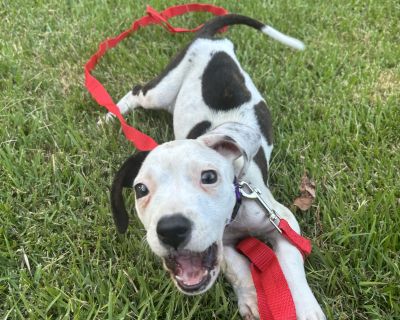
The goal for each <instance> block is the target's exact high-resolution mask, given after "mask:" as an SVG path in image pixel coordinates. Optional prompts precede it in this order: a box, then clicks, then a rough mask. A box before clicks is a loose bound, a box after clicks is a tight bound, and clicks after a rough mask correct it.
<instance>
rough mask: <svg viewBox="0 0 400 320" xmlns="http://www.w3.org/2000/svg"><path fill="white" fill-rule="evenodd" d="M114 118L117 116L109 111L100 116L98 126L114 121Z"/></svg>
mask: <svg viewBox="0 0 400 320" xmlns="http://www.w3.org/2000/svg"><path fill="white" fill-rule="evenodd" d="M114 119H115V116H114V115H113V114H112V113H111V112H108V113H107V114H106V115H105V116H101V117H100V119H99V120H98V121H97V126H102V125H106V124H108V123H111V122H113V121H114Z"/></svg>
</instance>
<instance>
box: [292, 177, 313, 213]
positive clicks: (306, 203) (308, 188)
mask: <svg viewBox="0 0 400 320" xmlns="http://www.w3.org/2000/svg"><path fill="white" fill-rule="evenodd" d="M300 192H301V194H300V197H297V198H296V199H295V200H294V201H293V204H294V205H295V206H296V207H298V208H299V209H300V210H302V211H306V210H308V209H310V207H311V205H312V204H313V202H314V199H315V182H314V181H313V180H311V179H310V178H309V177H308V174H307V171H304V173H303V176H302V177H301V183H300Z"/></svg>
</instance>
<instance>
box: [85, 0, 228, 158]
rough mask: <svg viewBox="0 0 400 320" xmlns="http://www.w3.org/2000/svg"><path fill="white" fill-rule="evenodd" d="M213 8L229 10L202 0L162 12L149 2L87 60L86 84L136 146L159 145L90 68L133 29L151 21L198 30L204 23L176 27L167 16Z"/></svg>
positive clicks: (169, 27)
mask: <svg viewBox="0 0 400 320" xmlns="http://www.w3.org/2000/svg"><path fill="white" fill-rule="evenodd" d="M199 11H200V12H210V13H212V14H214V15H225V14H227V13H228V11H227V10H226V9H224V8H222V7H217V6H214V5H209V4H200V3H192V4H185V5H179V6H172V7H169V8H167V9H165V10H164V11H162V12H157V11H156V10H155V9H153V8H152V7H150V6H147V9H146V12H147V15H146V16H143V17H141V18H140V19H137V20H135V21H134V22H133V23H132V25H131V27H130V28H129V29H127V30H125V31H123V32H121V33H120V34H119V35H117V36H116V37H113V38H108V39H106V40H104V41H103V42H101V43H100V45H99V47H98V49H97V51H96V53H95V54H93V55H92V56H91V57H90V59H89V60H88V62H87V63H86V64H85V68H84V69H85V86H86V89H87V90H88V91H89V93H90V94H91V96H92V98H93V99H94V100H95V101H96V102H97V103H98V104H99V105H101V106H103V107H105V108H106V109H107V110H108V111H109V112H111V113H112V114H114V115H115V116H116V118H117V119H118V120H119V122H120V124H121V128H122V131H123V133H124V135H125V137H126V138H127V139H128V140H129V141H131V142H132V143H133V145H134V146H135V147H136V149H138V150H141V151H150V150H152V149H154V148H155V147H157V142H155V141H154V140H153V139H152V138H151V137H149V136H148V135H146V134H144V133H142V132H140V131H139V130H137V129H136V128H134V127H132V126H129V125H128V124H127V123H126V121H125V119H124V117H123V116H122V114H121V113H120V111H119V108H118V107H117V105H116V104H115V103H114V101H113V100H112V98H111V97H110V95H109V94H108V92H107V90H106V89H105V88H104V86H103V85H102V84H101V82H100V81H99V80H97V79H96V78H95V77H94V76H93V75H92V74H91V72H92V71H93V70H94V68H95V67H96V65H97V63H98V62H99V61H100V60H101V58H102V57H103V56H104V55H105V53H106V52H107V51H108V50H110V49H111V48H114V47H115V46H116V45H117V44H118V43H119V42H121V41H122V40H124V39H125V38H126V37H127V36H129V35H130V34H131V33H133V32H135V31H137V30H138V29H140V28H142V27H145V26H148V25H152V24H161V25H162V26H163V27H164V28H166V29H167V30H168V31H169V32H171V33H175V32H195V31H196V30H198V29H199V28H201V26H198V27H197V28H194V29H185V28H175V27H173V26H172V25H171V24H170V23H169V22H168V19H170V18H172V17H175V16H178V15H182V14H185V13H187V12H199Z"/></svg>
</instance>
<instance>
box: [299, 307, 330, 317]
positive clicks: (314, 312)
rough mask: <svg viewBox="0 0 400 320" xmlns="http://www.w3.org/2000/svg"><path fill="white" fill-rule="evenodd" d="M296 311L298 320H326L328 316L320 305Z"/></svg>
mask: <svg viewBox="0 0 400 320" xmlns="http://www.w3.org/2000/svg"><path fill="white" fill-rule="evenodd" d="M296 311H297V312H296V313H297V319H298V320H326V316H325V314H324V312H323V311H322V309H321V307H320V306H319V305H316V306H314V307H313V308H305V309H304V310H296Z"/></svg>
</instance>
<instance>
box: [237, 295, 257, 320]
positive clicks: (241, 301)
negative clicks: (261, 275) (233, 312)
mask: <svg viewBox="0 0 400 320" xmlns="http://www.w3.org/2000/svg"><path fill="white" fill-rule="evenodd" d="M238 306H239V313H240V315H241V316H242V318H243V319H244V320H259V319H260V315H259V313H258V305H257V294H256V292H255V291H254V292H246V293H242V294H241V295H240V296H239V297H238Z"/></svg>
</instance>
